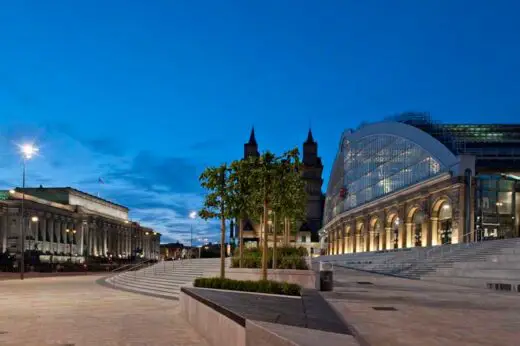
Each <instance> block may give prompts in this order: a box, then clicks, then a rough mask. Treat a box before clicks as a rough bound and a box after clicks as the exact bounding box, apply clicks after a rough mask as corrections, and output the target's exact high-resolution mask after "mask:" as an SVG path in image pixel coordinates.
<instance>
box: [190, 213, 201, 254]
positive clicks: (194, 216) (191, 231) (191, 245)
mask: <svg viewBox="0 0 520 346" xmlns="http://www.w3.org/2000/svg"><path fill="white" fill-rule="evenodd" d="M196 218H197V212H196V211H192V212H191V213H190V219H192V220H195V219H196ZM191 253H193V224H192V223H190V258H191ZM199 255H200V250H199Z"/></svg>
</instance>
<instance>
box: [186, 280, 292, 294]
mask: <svg viewBox="0 0 520 346" xmlns="http://www.w3.org/2000/svg"><path fill="white" fill-rule="evenodd" d="M193 286H195V287H203V288H216V289H221V290H230V291H242V292H256V293H269V294H283V295H287V296H299V295H300V292H301V287H300V285H296V284H291V283H288V282H278V281H271V280H258V281H253V280H232V279H221V278H196V279H195V281H194V282H193Z"/></svg>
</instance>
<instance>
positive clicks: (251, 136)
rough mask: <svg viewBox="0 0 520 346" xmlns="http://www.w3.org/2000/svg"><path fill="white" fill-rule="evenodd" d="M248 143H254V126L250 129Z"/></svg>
mask: <svg viewBox="0 0 520 346" xmlns="http://www.w3.org/2000/svg"><path fill="white" fill-rule="evenodd" d="M248 144H254V145H256V138H255V127H254V126H253V128H252V129H251V135H250V136H249V143H248Z"/></svg>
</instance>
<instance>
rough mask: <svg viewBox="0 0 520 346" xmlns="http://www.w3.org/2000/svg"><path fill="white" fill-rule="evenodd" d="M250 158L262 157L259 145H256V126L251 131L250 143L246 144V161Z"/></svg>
mask: <svg viewBox="0 0 520 346" xmlns="http://www.w3.org/2000/svg"><path fill="white" fill-rule="evenodd" d="M249 156H256V157H258V156H260V153H259V152H258V144H257V143H256V138H255V127H254V126H253V128H252V129H251V135H249V142H247V143H246V144H244V159H246V158H248V157H249Z"/></svg>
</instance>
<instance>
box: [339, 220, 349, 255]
mask: <svg viewBox="0 0 520 346" xmlns="http://www.w3.org/2000/svg"><path fill="white" fill-rule="evenodd" d="M340 236H341V249H340V253H341V254H344V253H346V251H347V250H346V248H345V243H346V239H345V224H344V223H341V233H340Z"/></svg>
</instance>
